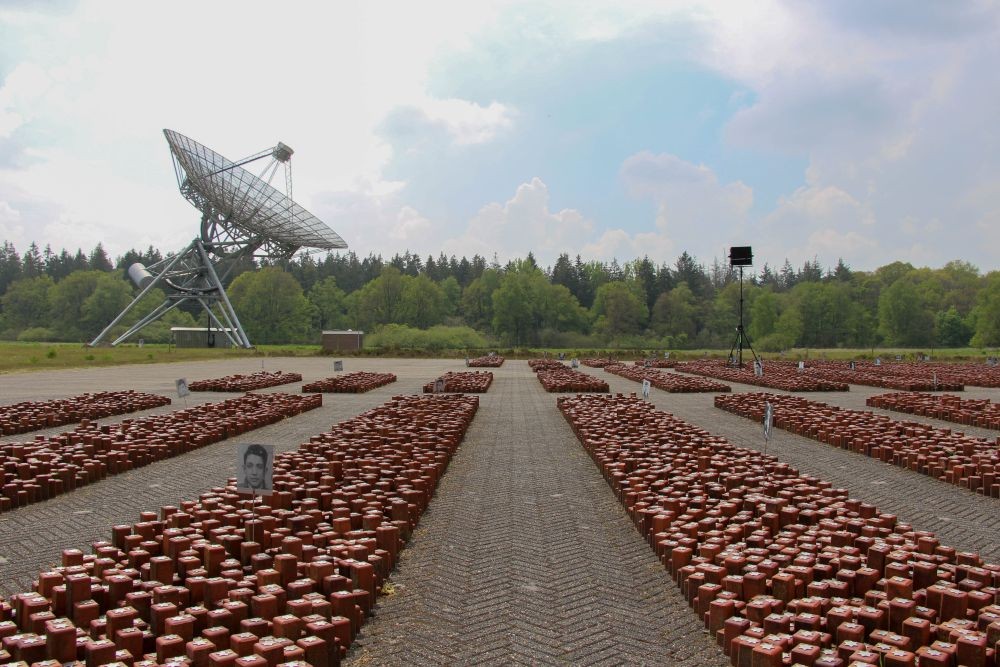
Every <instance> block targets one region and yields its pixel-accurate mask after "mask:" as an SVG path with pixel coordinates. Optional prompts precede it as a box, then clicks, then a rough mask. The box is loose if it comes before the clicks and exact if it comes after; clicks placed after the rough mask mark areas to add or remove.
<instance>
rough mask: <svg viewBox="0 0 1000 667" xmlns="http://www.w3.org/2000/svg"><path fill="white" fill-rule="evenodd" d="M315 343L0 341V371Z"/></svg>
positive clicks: (306, 351) (259, 352) (307, 350)
mask: <svg viewBox="0 0 1000 667" xmlns="http://www.w3.org/2000/svg"><path fill="white" fill-rule="evenodd" d="M317 350H318V346H316V345H272V346H262V347H259V348H257V349H253V350H240V349H193V348H177V347H173V346H167V345H144V346H143V347H139V346H138V345H120V346H118V347H86V346H84V345H80V344H79V343H8V342H5V343H0V373H13V372H18V371H32V370H54V369H60V368H93V367H97V366H121V365H124V364H156V363H164V362H173V361H196V360H198V359H225V358H239V357H262V356H283V357H284V356H295V357H301V356H309V355H313V354H316V353H317Z"/></svg>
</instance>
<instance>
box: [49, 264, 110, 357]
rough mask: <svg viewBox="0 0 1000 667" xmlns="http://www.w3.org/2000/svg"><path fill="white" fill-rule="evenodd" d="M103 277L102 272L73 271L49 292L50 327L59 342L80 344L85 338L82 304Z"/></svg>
mask: <svg viewBox="0 0 1000 667" xmlns="http://www.w3.org/2000/svg"><path fill="white" fill-rule="evenodd" d="M104 275H107V274H105V273H104V272H103V271H74V272H73V273H71V274H69V275H68V276H66V277H65V278H63V279H62V280H60V281H59V282H57V283H56V284H55V285H54V286H53V287H52V289H51V290H50V291H49V304H50V306H51V308H52V327H53V329H55V330H56V332H57V334H58V337H59V338H60V339H61V340H71V341H81V342H82V341H83V339H84V338H85V337H86V332H85V331H84V329H83V327H82V322H83V304H84V303H85V302H86V301H87V299H88V298H89V297H90V295H91V294H93V292H94V289H96V287H97V281H98V279H99V278H100V277H101V276H104ZM119 282H124V281H119ZM113 317H114V315H112V318H113ZM110 321H111V320H108V322H110ZM105 324H107V323H105Z"/></svg>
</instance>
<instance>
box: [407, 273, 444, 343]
mask: <svg viewBox="0 0 1000 667" xmlns="http://www.w3.org/2000/svg"><path fill="white" fill-rule="evenodd" d="M447 309H448V296H447V295H446V294H445V292H444V290H443V289H441V286H440V285H438V284H437V283H436V282H434V281H433V280H431V279H430V278H429V277H427V274H425V273H422V274H420V275H419V276H417V277H416V278H409V279H407V280H405V282H404V284H403V296H402V300H401V301H400V304H399V321H400V322H402V323H403V324H408V325H410V326H414V327H417V328H418V329H426V328H428V327H431V326H434V325H435V324H441V322H442V320H444V316H445V313H446V312H447Z"/></svg>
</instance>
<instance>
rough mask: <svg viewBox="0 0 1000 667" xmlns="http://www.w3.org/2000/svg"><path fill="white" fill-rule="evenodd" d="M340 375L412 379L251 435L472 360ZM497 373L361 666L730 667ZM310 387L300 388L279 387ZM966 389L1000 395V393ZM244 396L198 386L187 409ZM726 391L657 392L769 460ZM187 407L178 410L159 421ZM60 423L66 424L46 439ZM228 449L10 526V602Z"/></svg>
mask: <svg viewBox="0 0 1000 667" xmlns="http://www.w3.org/2000/svg"><path fill="white" fill-rule="evenodd" d="M265 364H266V370H279V369H280V370H285V371H297V372H300V373H302V374H303V377H304V381H305V382H309V381H312V380H317V379H320V378H323V377H328V376H330V375H332V374H333V371H332V365H333V364H332V360H328V359H322V358H320V359H317V358H304V359H303V358H300V359H267V360H265ZM345 365H346V366H347V370H361V369H363V370H373V371H391V372H394V373H396V374H397V375H398V376H399V381H398V382H396V383H394V384H391V385H388V386H386V387H382V388H380V389H377V390H375V391H372V392H369V393H367V394H348V395H344V394H337V395H327V396H325V397H324V406H323V407H322V408H321V409H319V410H314V411H312V412H309V413H306V414H304V415H300V416H297V417H295V418H293V419H289V420H285V421H283V422H280V423H278V424H275V425H273V426H269V427H266V428H263V429H260V430H258V431H254V432H251V433H250V434H247V436H246V438H252V439H253V440H257V441H260V442H272V443H274V444H275V445H276V446H277V447H278V450H279V451H282V450H286V449H291V448H294V447H296V446H298V445H299V444H300V443H302V442H305V441H306V440H308V438H309V436H311V435H315V434H317V433H320V432H322V431H326V430H328V429H329V428H330V427H331V425H333V424H335V423H337V422H339V421H341V420H344V419H347V418H349V417H351V416H353V415H355V414H357V413H359V412H361V411H363V410H365V409H368V408H370V407H374V406H376V405H380V404H381V403H383V402H385V401H386V400H387V399H388V398H389V397H390V396H393V395H397V394H412V393H418V392H419V391H420V387H421V385H422V384H423V383H424V382H426V381H428V380H429V379H433V378H434V377H437V376H438V375H440V374H441V373H442V372H444V371H447V370H461V369H462V368H463V366H462V362H461V361H459V360H398V359H348V360H347V361H346V364H345ZM260 369H261V362H260V360H259V359H256V360H254V359H251V360H239V361H234V360H226V361H217V362H207V363H205V362H202V363H187V364H157V365H150V366H138V367H137V366H131V367H123V368H105V369H91V370H74V371H60V372H41V373H30V374H20V375H17V376H4V378H3V381H2V382H0V403H10V402H15V401H18V400H29V399H31V400H39V399H45V398H52V397H57V396H70V395H75V394H79V393H82V392H84V391H93V390H98V389H129V388H131V389H136V390H141V391H152V392H159V393H163V394H165V395H171V396H172V395H173V390H174V387H173V380H174V379H175V378H177V377H187V378H188V379H189V380H194V379H202V378H210V377H218V376H221V375H229V374H231V373H237V372H242V373H247V372H252V371H255V370H260ZM492 370H493V372H494V375H495V377H496V381H495V382H494V385H493V387H492V388H491V389H490V392H489V393H487V394H483V395H481V397H480V400H481V407H480V411H479V414H478V416H477V417H476V420H475V421H474V422H473V426H472V428H471V430H470V431H469V434H468V435H467V437H466V440H465V443H464V444H463V445H462V447H461V448H460V449H459V452H458V454H457V456H456V457H455V459H454V460H453V462H452V464H451V466H450V468H449V470H448V473H447V474H446V475H445V476H444V478H443V480H442V482H441V484H440V486H439V488H438V490H437V493H436V496H435V498H434V500H433V502H432V503H431V505H430V509H429V510H428V511H427V513H426V514H425V515H424V516H423V518H422V520H421V524H420V526H419V527H418V528H417V530H416V531H415V535H414V537H413V539H412V540H411V542H410V544H409V546H408V548H407V549H405V550H404V551H403V556H402V559H401V563H400V566H399V568H398V569H397V571H396V572H395V573H394V574H393V576H392V582H393V585H394V587H395V593H394V594H393V595H389V596H385V597H383V598H381V599H380V601H379V605H378V607H377V611H376V616H375V618H374V619H372V620H371V621H370V622H369V623H368V624H367V625H366V626H365V628H364V629H363V631H362V633H361V635H360V638H359V642H358V644H356V645H355V648H354V649H353V650H352V651H351V653H350V654H349V656H348V664H351V665H357V666H360V665H370V664H379V665H383V664H389V665H403V664H405V665H414V664H416V665H438V664H449V665H451V664H481V663H485V664H544V665H549V664H552V665H562V664H574V665H575V664H584V665H588V664H630V665H631V664H636V665H642V664H650V665H652V664H657V665H680V666H682V667H694V666H699V667H700V666H702V665H709V666H711V665H719V666H720V667H721V666H722V665H725V664H728V661H727V660H726V659H725V658H724V657H723V656H722V653H721V652H720V651H719V650H718V649H717V648H716V647H715V645H714V643H713V642H712V641H710V639H709V637H708V635H707V634H705V633H704V632H703V631H702V626H701V624H700V623H699V622H698V620H697V619H696V618H695V615H694V613H693V612H692V611H691V610H690V609H689V608H688V607H687V605H686V604H685V603H684V601H683V600H682V599H681V596H680V594H679V593H678V592H677V589H676V587H675V586H674V584H673V582H672V581H671V580H670V578H669V577H668V576H667V575H666V573H665V571H664V570H663V568H662V567H661V566H660V564H659V563H658V562H657V560H656V558H655V556H654V554H653V551H652V550H651V549H650V548H649V547H648V546H647V545H646V543H645V542H643V541H642V539H641V538H640V537H639V535H638V533H637V532H636V531H635V529H634V528H633V526H632V524H631V522H630V521H629V519H628V517H627V516H626V514H625V513H624V511H623V510H622V508H621V506H620V505H619V504H618V502H617V500H616V499H615V498H614V497H613V495H612V493H611V491H610V489H609V487H608V486H607V484H606V483H605V482H604V480H603V478H602V477H601V476H600V473H599V472H598V469H597V467H596V466H595V465H594V464H593V463H592V462H591V460H590V459H589V458H588V457H587V455H586V453H585V452H584V450H583V448H582V446H581V445H580V444H579V443H578V442H577V440H576V438H575V437H574V436H573V435H572V432H571V431H570V429H569V427H568V426H567V425H566V423H565V422H564V421H563V419H562V417H561V416H560V415H559V413H558V411H557V409H556V406H555V400H556V395H555V394H548V393H546V392H544V391H543V390H542V388H541V385H540V384H539V383H538V381H537V380H536V379H535V377H534V374H533V373H531V372H530V370H529V369H528V367H527V364H526V363H525V362H523V361H508V362H506V363H505V364H504V366H503V367H502V368H498V369H492ZM581 370H583V371H585V372H588V373H591V374H593V375H596V376H598V377H601V378H603V379H605V380H607V381H608V382H609V384H610V385H611V388H612V391H614V392H635V391H638V389H639V385H638V384H637V383H634V382H631V381H628V380H625V379H623V378H619V377H617V376H613V375H610V374H608V373H605V372H604V371H602V370H599V369H589V368H582V369H581ZM300 388H301V385H300V384H298V383H297V384H292V385H287V386H283V387H274V388H271V389H268V390H265V391H289V392H298V391H300ZM869 389H870V388H864V387H856V386H852V388H851V391H850V392H846V393H845V392H840V393H830V394H820V395H815V394H811V395H810V396H809V397H810V398H814V399H815V400H821V401H827V402H830V403H833V404H836V405H841V406H843V407H849V408H854V409H864V397H865V396H866V395H868V394H870V393H873V392H874V391H876V390H871V391H870V390H869ZM733 390H734V391H758V390H759V389H758V388H755V387H748V386H742V385H734V386H733ZM877 391H881V390H877ZM967 394H969V395H975V396H976V397H986V398H991V399H993V400H998V399H1000V390H980V389H977V390H975V392H971V391H970V392H967ZM234 395H235V394H195V395H193V396H192V397H190V398H189V399H188V403H189V404H190V405H194V404H195V403H199V402H204V401H217V400H224V399H225V398H229V397H231V396H234ZM712 396H713V395H712V394H690V395H684V394H667V393H665V392H661V391H659V390H657V389H655V388H654V389H653V390H652V393H651V398H652V400H653V402H654V404H655V405H656V406H657V407H658V408H660V409H662V410H666V411H668V412H672V413H674V414H675V415H677V416H678V417H681V418H683V419H685V420H687V421H689V422H691V423H693V424H696V425H699V426H701V427H703V428H705V429H706V430H708V431H710V432H712V433H715V434H718V435H722V436H725V437H727V438H729V439H730V441H732V442H733V443H734V444H738V445H742V446H746V447H750V448H755V449H761V448H762V445H763V442H762V437H761V435H760V426H759V425H758V424H754V423H753V422H751V421H749V420H746V419H743V418H740V417H736V416H735V415H732V414H729V413H726V412H723V411H721V410H718V409H716V408H714V407H713V406H712ZM179 407H183V401H181V402H177V401H175V404H174V406H172V407H167V408H161V409H158V410H155V411H153V412H164V411H168V410H176V409H178V408H179ZM141 414H148V413H140V415H141ZM134 416H136V415H130V416H123V417H120V418H113V419H109V420H102V422H114V421H119V420H120V419H124V418H130V417H134ZM893 416H895V417H897V418H900V416H899V415H893ZM904 418H906V419H914V420H917V421H933V420H925V419H923V418H919V417H913V416H911V415H906V416H905V417H904ZM937 425H940V426H946V427H951V426H953V425H949V424H947V423H944V422H937ZM63 430H68V427H61V428H57V429H52V430H51V431H49V432H60V431H63ZM968 430H969V432H971V433H975V434H977V435H979V434H980V433H977V432H976V431H975V430H974V429H968ZM982 434H983V435H987V436H988V437H995V436H996V434H995V433H990V432H982ZM31 435H32V434H28V435H26V436H18V437H14V438H6V439H5V440H16V439H25V438H28V437H30V436H31ZM246 438H243V439H241V440H242V441H246ZM232 446H233V442H232V441H227V442H221V443H216V444H214V445H211V446H209V447H206V448H204V449H201V450H198V451H196V452H191V453H189V454H186V455H183V456H180V457H177V458H174V459H170V460H167V461H162V462H159V463H156V464H153V465H150V466H147V467H146V468H142V469H139V470H135V471H132V472H130V473H127V474H124V475H119V476H117V477H111V478H108V479H107V480H104V481H102V482H100V483H98V484H95V485H92V486H89V487H85V488H83V489H81V490H78V491H76V492H73V493H70V494H66V495H64V496H60V497H58V498H56V499H53V500H51V501H47V502H44V503H38V504H36V505H31V506H28V507H26V508H21V509H18V510H15V511H13V512H9V513H6V514H0V595H8V594H10V593H15V592H21V591H24V590H28V588H29V587H30V581H31V579H32V578H33V577H34V576H35V575H36V574H37V573H38V571H39V570H40V569H42V568H43V567H45V566H46V565H49V564H51V563H54V562H56V561H57V560H58V557H59V552H60V550H61V549H62V548H65V547H71V546H72V547H79V548H83V549H89V546H88V545H89V543H90V542H92V541H94V540H96V539H106V538H107V537H108V536H109V535H110V527H111V526H112V525H114V524H116V523H132V522H134V521H135V520H136V519H137V518H138V513H139V511H140V510H147V509H156V508H159V507H160V506H162V505H169V504H176V503H178V502H179V501H181V500H185V499H189V498H194V497H196V496H197V495H198V494H199V493H201V492H202V491H204V490H206V489H209V488H211V487H212V486H216V485H218V484H220V483H221V482H222V481H223V480H224V479H225V478H226V477H227V476H229V475H230V474H232V467H233V462H232V460H231V459H232ZM768 453H772V454H775V455H776V456H778V457H779V458H781V459H783V460H785V461H787V462H788V463H790V464H792V465H794V466H796V467H797V468H799V469H800V470H802V471H803V472H805V473H808V474H812V475H816V476H819V477H822V478H823V479H826V480H829V481H831V482H833V483H834V484H836V485H838V486H842V487H845V488H848V489H850V490H851V495H852V496H853V497H856V498H860V499H862V500H865V501H867V502H872V503H875V504H876V505H877V506H878V507H879V508H880V509H881V510H882V511H887V512H893V513H896V514H898V515H899V517H900V520H901V521H904V522H908V523H912V524H913V525H914V526H915V527H917V528H920V529H928V530H933V531H935V532H936V533H937V534H938V535H939V536H940V537H941V539H942V541H944V542H945V543H947V544H950V545H952V546H955V547H958V548H961V549H975V550H979V551H980V552H981V553H982V554H983V555H984V556H986V557H987V558H989V559H991V560H994V561H996V560H998V559H1000V539H998V538H997V535H998V534H1000V501H997V500H991V499H988V498H982V497H981V496H977V495H975V494H972V493H970V492H968V491H965V490H963V489H960V488H958V487H954V486H951V485H948V484H943V483H938V482H936V481H934V480H931V479H929V478H927V477H924V476H922V475H918V474H916V473H912V472H909V471H906V470H902V469H899V468H896V467H894V466H889V465H886V464H883V463H881V462H879V461H876V460H873V459H869V458H867V457H864V456H860V455H857V454H853V453H850V452H846V451H842V450H838V449H835V448H833V447H830V446H829V445H823V444H820V443H817V442H815V441H812V440H809V439H806V438H801V437H799V436H795V435H792V434H789V433H786V432H784V431H781V430H775V431H774V435H773V440H772V442H771V444H770V446H769V449H768Z"/></svg>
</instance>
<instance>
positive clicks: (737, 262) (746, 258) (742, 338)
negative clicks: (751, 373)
mask: <svg viewBox="0 0 1000 667" xmlns="http://www.w3.org/2000/svg"><path fill="white" fill-rule="evenodd" d="M729 266H730V267H735V268H738V269H739V270H740V321H739V324H738V325H737V326H736V340H734V341H733V346H732V347H731V348H729V359H730V361H731V362H732V361H733V360H734V359H735V362H736V363H737V364H738V366H739V367H740V368H743V347H744V346H746V347H748V348H749V349H750V352H751V354H753V358H754V361H755V362H757V361H759V359H758V357H757V352H756V351H754V349H753V345H752V344H751V343H750V336H748V335H747V332H746V328H745V327H744V326H743V267H744V266H753V250H752V249H751V248H750V246H748V245H741V246H732V247H730V248H729ZM734 352H735V353H736V355H737V356H736V357H733V353H734Z"/></svg>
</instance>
